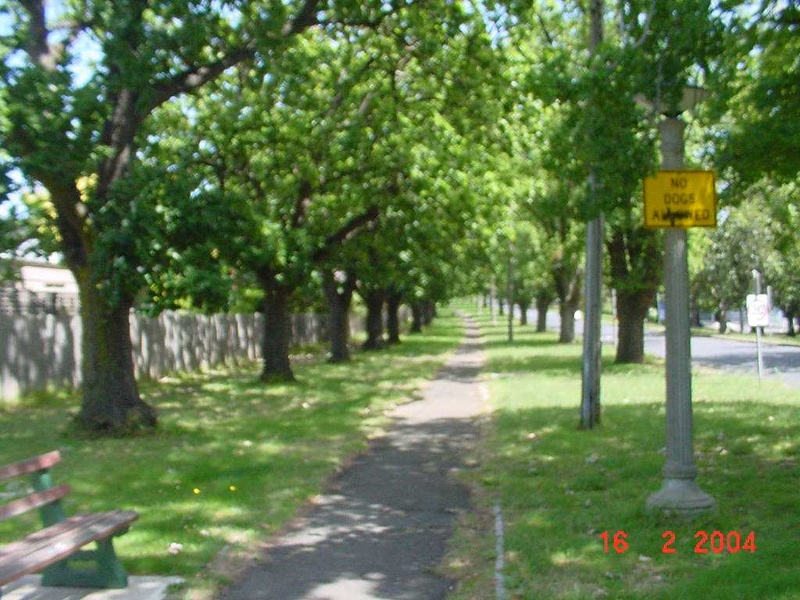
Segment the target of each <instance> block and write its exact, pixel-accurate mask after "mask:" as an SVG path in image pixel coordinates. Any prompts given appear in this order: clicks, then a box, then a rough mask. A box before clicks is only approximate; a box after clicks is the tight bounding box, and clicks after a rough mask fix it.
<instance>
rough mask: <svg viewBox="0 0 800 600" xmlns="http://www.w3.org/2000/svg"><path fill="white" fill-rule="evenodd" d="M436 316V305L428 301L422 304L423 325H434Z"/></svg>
mask: <svg viewBox="0 0 800 600" xmlns="http://www.w3.org/2000/svg"><path fill="white" fill-rule="evenodd" d="M435 316H436V303H435V302H433V301H432V300H426V301H425V302H423V304H422V324H423V325H426V326H427V325H430V324H431V323H433V318H434V317H435Z"/></svg>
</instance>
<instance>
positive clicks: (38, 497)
mask: <svg viewBox="0 0 800 600" xmlns="http://www.w3.org/2000/svg"><path fill="white" fill-rule="evenodd" d="M70 490H71V488H70V487H69V485H66V484H64V485H57V486H55V487H52V488H48V489H46V490H44V491H42V492H34V493H32V494H28V495H27V496H25V497H24V498H19V499H17V500H13V501H11V502H9V503H8V504H6V505H5V506H0V521H5V520H6V519H10V518H12V517H16V516H17V515H21V514H24V513H26V512H28V511H29V510H33V509H35V508H39V507H42V506H44V505H46V504H50V503H51V502H55V501H56V500H60V499H61V498H63V497H64V496H66V495H67V494H69V492H70Z"/></svg>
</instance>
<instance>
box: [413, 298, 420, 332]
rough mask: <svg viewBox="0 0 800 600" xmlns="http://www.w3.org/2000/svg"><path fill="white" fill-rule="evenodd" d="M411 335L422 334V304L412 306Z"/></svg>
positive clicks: (415, 303)
mask: <svg viewBox="0 0 800 600" xmlns="http://www.w3.org/2000/svg"><path fill="white" fill-rule="evenodd" d="M411 333H422V304H421V303H419V302H414V303H413V304H412V305H411Z"/></svg>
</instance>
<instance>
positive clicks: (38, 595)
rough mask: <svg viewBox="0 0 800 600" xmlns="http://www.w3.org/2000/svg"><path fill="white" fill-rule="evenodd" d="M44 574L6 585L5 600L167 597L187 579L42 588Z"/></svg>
mask: <svg viewBox="0 0 800 600" xmlns="http://www.w3.org/2000/svg"><path fill="white" fill-rule="evenodd" d="M41 580H42V576H41V575H28V576H26V577H23V578H22V579H20V580H18V581H16V582H14V583H9V584H8V585H6V586H3V590H2V592H3V600H164V599H165V598H166V597H167V592H168V590H169V587H170V586H172V585H178V584H180V583H182V582H183V579H181V578H180V577H137V576H134V575H132V576H130V577H129V578H128V587H126V588H125V589H121V590H96V589H87V588H70V587H59V588H54V587H42V585H41Z"/></svg>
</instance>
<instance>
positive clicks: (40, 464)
mask: <svg viewBox="0 0 800 600" xmlns="http://www.w3.org/2000/svg"><path fill="white" fill-rule="evenodd" d="M59 462H61V453H60V452H59V451H58V450H53V451H52V452H48V453H47V454H40V455H39V456H34V457H33V458H29V459H28V460H23V461H20V462H18V463H14V464H13V465H7V466H5V467H0V481H5V480H6V479H13V478H14V477H19V476H20V475H27V474H28V473H35V472H36V471H42V470H44V469H49V468H50V467H52V466H54V465H57V464H58V463H59Z"/></svg>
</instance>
